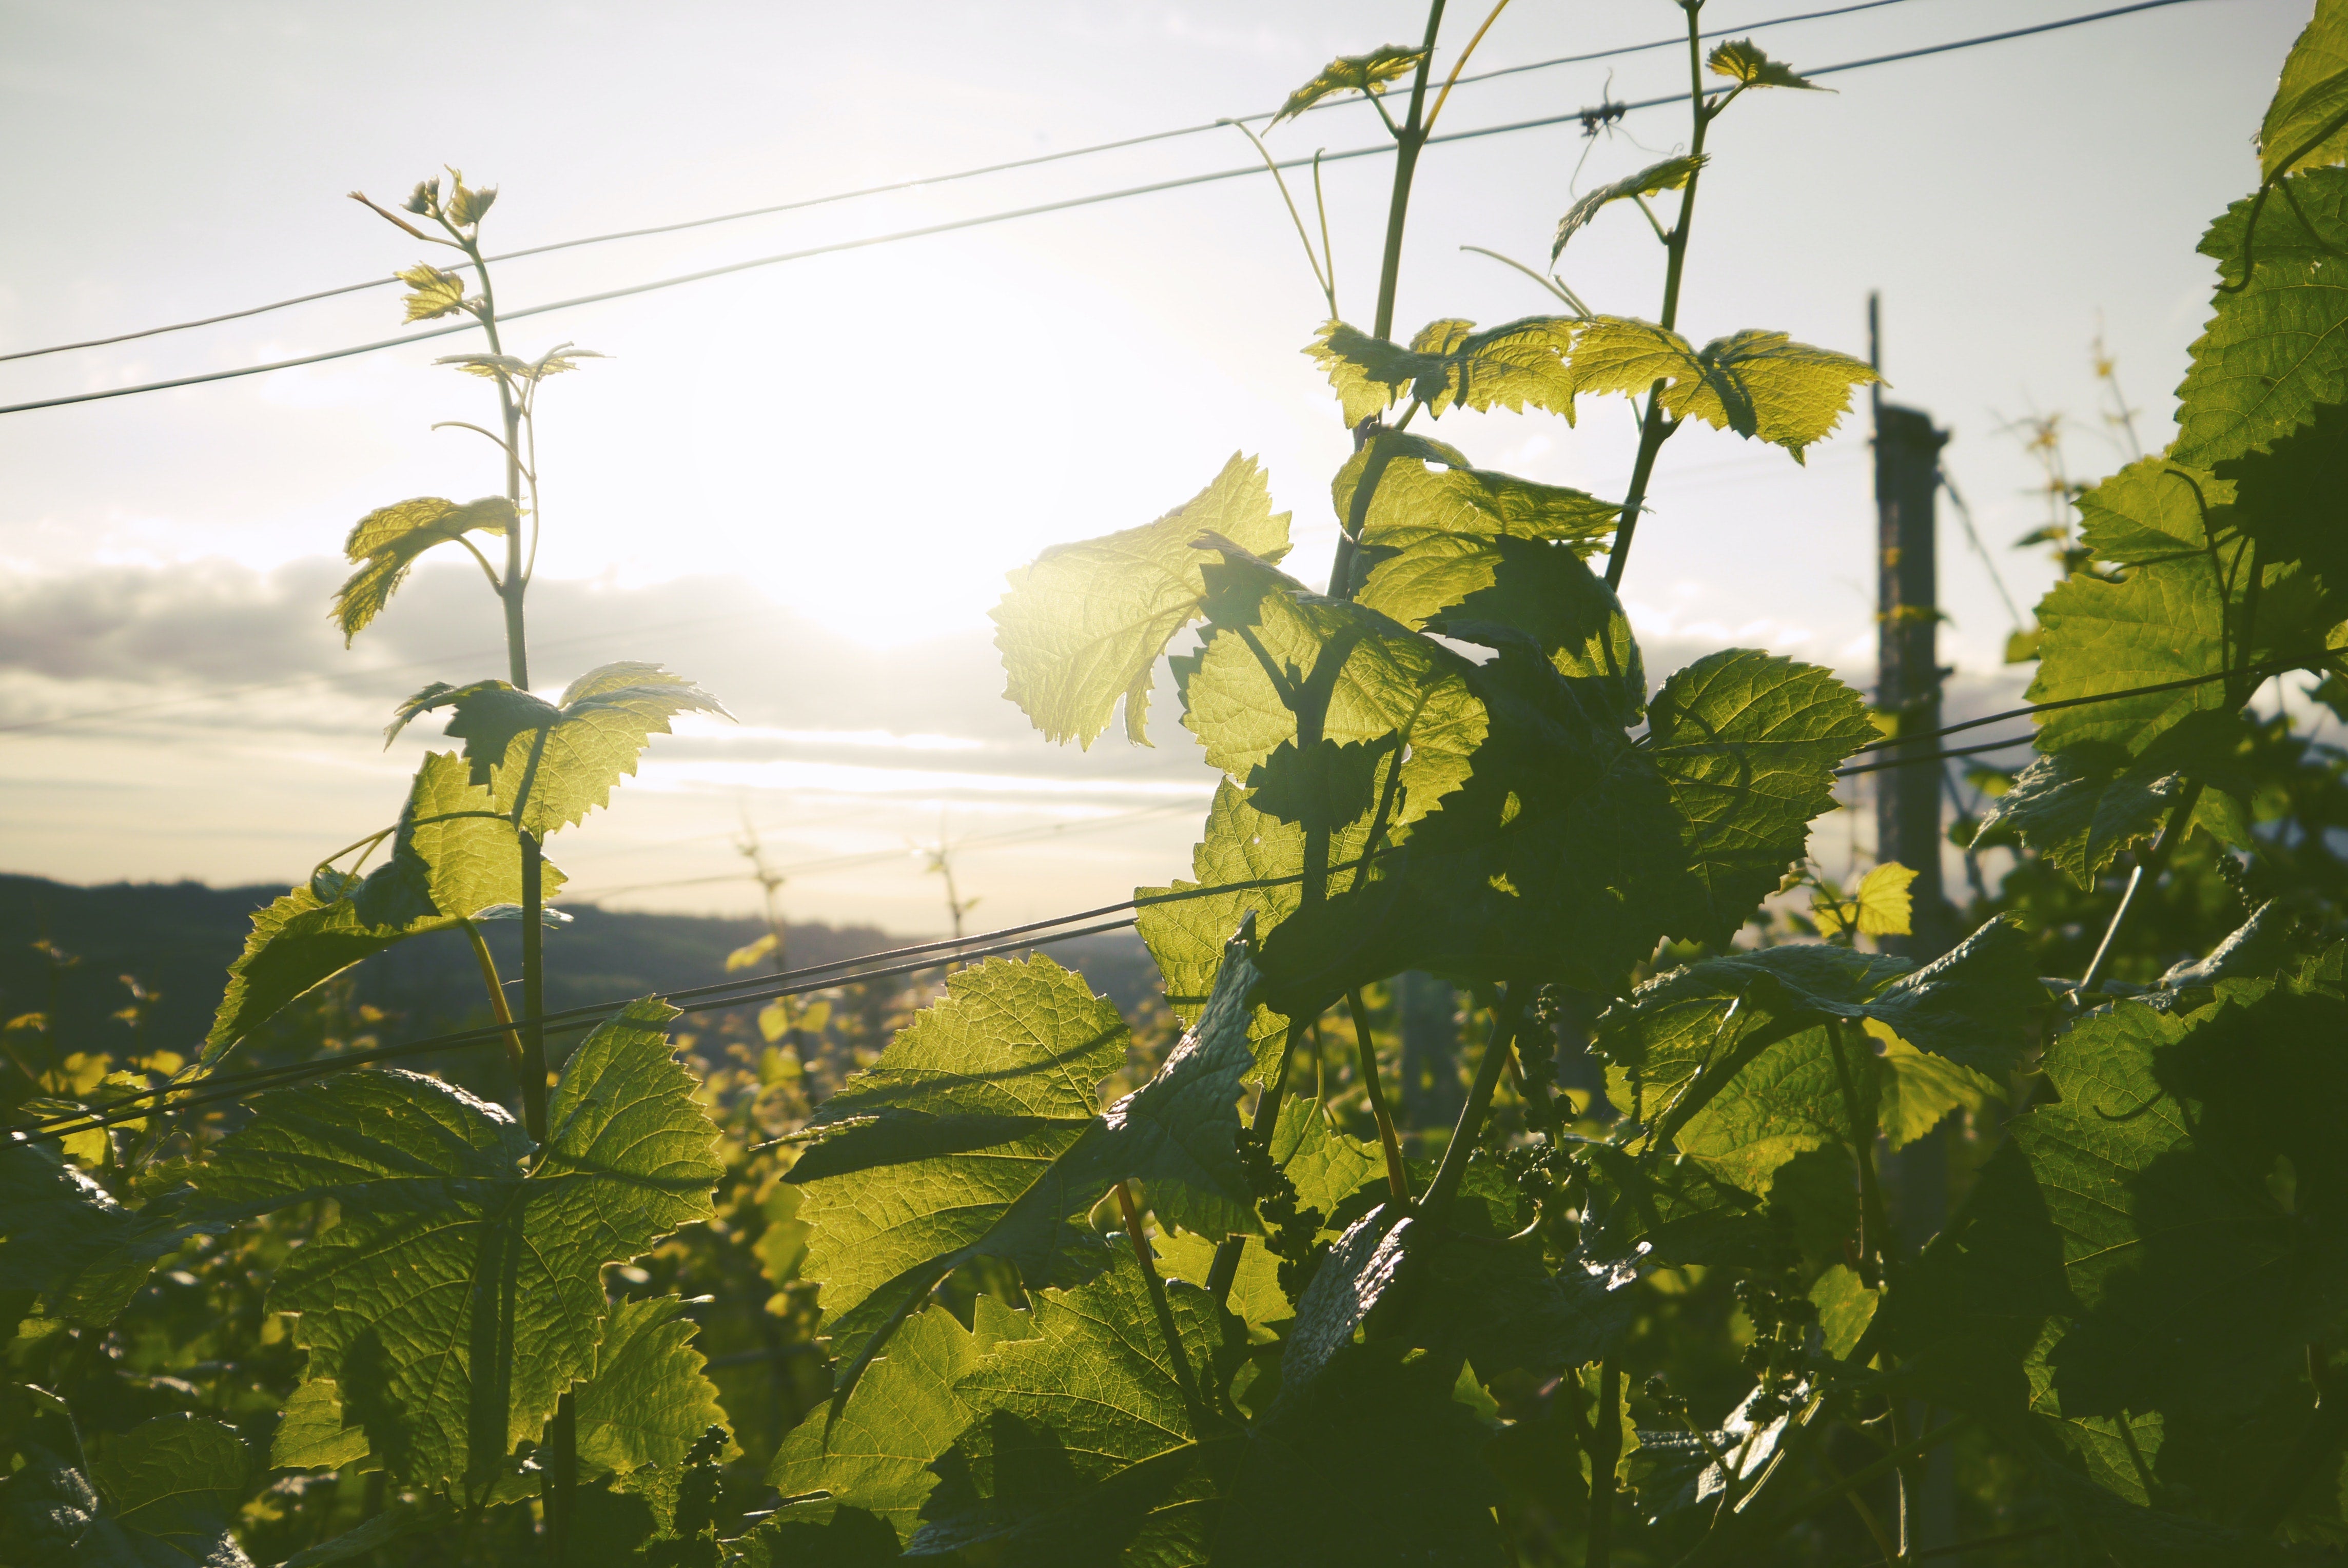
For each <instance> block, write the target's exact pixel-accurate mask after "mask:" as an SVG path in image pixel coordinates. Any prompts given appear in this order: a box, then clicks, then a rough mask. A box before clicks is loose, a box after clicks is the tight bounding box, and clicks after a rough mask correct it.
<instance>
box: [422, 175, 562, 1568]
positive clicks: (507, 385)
mask: <svg viewBox="0 0 2348 1568" xmlns="http://www.w3.org/2000/svg"><path fill="white" fill-rule="evenodd" d="M440 222H441V226H442V227H444V228H447V229H448V232H449V233H450V234H451V235H452V236H453V237H454V238H455V239H456V240H457V241H458V244H459V246H460V248H462V250H463V251H464V253H465V254H466V256H467V257H468V258H469V260H470V261H471V262H472V263H473V271H474V273H475V274H476V275H477V276H479V279H480V280H481V305H480V309H479V311H478V312H477V313H476V315H478V317H479V321H480V324H481V331H482V333H483V335H485V336H487V338H488V339H489V352H490V353H491V354H498V355H502V354H503V353H505V345H504V341H503V339H502V338H501V337H500V336H499V332H498V296H497V289H496V285H495V284H492V283H491V281H490V279H489V263H488V262H487V261H486V260H484V259H483V258H482V255H481V246H480V239H479V233H480V225H479V222H475V223H474V224H473V232H472V233H471V234H465V233H462V232H458V230H457V228H456V227H455V226H454V225H452V224H450V223H449V222H448V219H447V218H445V217H443V218H442V219H441V220H440ZM495 379H496V381H497V387H498V413H499V418H500V419H501V421H502V423H503V426H504V429H505V441H504V443H503V445H504V449H505V459H506V500H507V501H508V503H509V504H510V506H511V507H512V509H513V522H512V524H511V526H510V527H509V528H507V530H506V574H505V581H504V583H502V584H500V585H499V589H498V597H499V599H500V600H501V601H503V603H504V609H505V624H506V678H507V679H508V680H509V681H510V682H511V683H512V685H513V686H514V687H515V689H517V690H520V691H527V690H529V689H530V645H529V642H528V638H527V627H526V623H525V620H524V617H523V614H522V604H523V599H524V596H525V595H526V594H527V593H529V592H530V566H531V565H534V564H536V561H537V556H538V550H537V544H536V540H537V533H538V525H539V520H538V510H537V508H536V507H535V506H533V507H532V508H531V509H530V535H531V548H530V558H529V562H528V563H525V561H524V558H523V555H522V541H521V533H522V510H521V503H522V459H521V445H522V420H523V418H524V413H525V409H524V406H523V403H522V401H521V399H520V397H518V396H517V395H516V394H515V391H514V387H513V385H512V383H511V382H510V381H509V380H508V379H507V378H506V376H505V374H504V372H503V371H500V372H499V374H498V375H497V377H495ZM537 434H538V428H537V421H536V420H535V419H532V420H531V422H530V447H531V455H532V459H533V460H532V462H531V464H530V469H531V478H530V491H531V495H532V497H533V499H534V498H535V496H536V494H537V489H538V482H537V477H536V471H537V463H536V461H535V458H536V449H537V445H538V442H537ZM526 798H527V797H525V799H526ZM514 835H515V837H516V838H517V839H519V840H520V843H521V1006H522V1013H523V1016H525V1017H527V1018H529V1019H530V1022H529V1023H528V1024H527V1025H525V1026H523V1028H522V1032H521V1041H520V1060H519V1061H518V1062H517V1063H516V1067H517V1068H518V1076H519V1077H520V1080H521V1081H520V1090H521V1110H522V1125H523V1127H524V1129H525V1130H527V1131H528V1132H529V1133H530V1138H531V1140H533V1141H534V1142H536V1143H538V1144H539V1145H541V1147H543V1146H544V1144H545V1142H546V1139H547V1125H546V1077H547V1072H546V1026H545V1025H544V1024H543V1023H541V1022H540V1021H539V1020H540V1019H541V1018H542V1017H543V1016H545V1013H546V922H545V916H544V911H545V908H546V863H545V856H544V854H543V853H542V852H541V850H540V847H539V841H538V835H536V834H535V833H532V832H530V831H529V830H526V829H525V828H523V827H522V825H521V821H520V806H519V804H517V807H516V811H515V821H514ZM546 1448H547V1458H548V1460H549V1461H550V1462H549V1464H548V1465H547V1468H546V1471H545V1474H544V1476H543V1478H542V1484H541V1487H540V1499H541V1504H542V1506H543V1507H544V1509H545V1511H546V1542H545V1544H546V1557H547V1561H548V1562H549V1563H552V1564H553V1565H554V1568H562V1565H563V1564H564V1563H565V1562H566V1561H567V1560H568V1558H569V1555H570V1550H571V1514H572V1498H573V1496H574V1495H575V1493H576V1492H577V1491H578V1485H579V1419H578V1412H577V1409H576V1407H575V1406H574V1404H573V1402H572V1397H571V1396H570V1395H569V1394H564V1395H563V1396H562V1397H561V1398H559V1399H557V1400H556V1401H555V1406H554V1416H553V1418H552V1419H551V1420H550V1421H549V1422H548V1423H547V1429H546Z"/></svg>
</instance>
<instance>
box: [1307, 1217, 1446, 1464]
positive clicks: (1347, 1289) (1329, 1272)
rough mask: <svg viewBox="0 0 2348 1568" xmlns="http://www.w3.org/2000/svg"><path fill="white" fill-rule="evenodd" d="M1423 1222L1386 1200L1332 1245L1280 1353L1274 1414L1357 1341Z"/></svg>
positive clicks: (1395, 1274) (1310, 1385) (1311, 1385)
mask: <svg viewBox="0 0 2348 1568" xmlns="http://www.w3.org/2000/svg"><path fill="white" fill-rule="evenodd" d="M1416 1229H1418V1222H1417V1221H1416V1220H1413V1219H1409V1218H1407V1217H1405V1216H1401V1215H1397V1214H1395V1213H1394V1212H1391V1211H1390V1209H1389V1207H1388V1205H1386V1204H1384V1203H1381V1204H1379V1205H1378V1206H1377V1207H1376V1208H1375V1209H1372V1210H1371V1211H1370V1212H1368V1213H1366V1214H1365V1215H1363V1216H1362V1217H1361V1218H1360V1219H1358V1220H1356V1221H1354V1222H1353V1224H1352V1225H1350V1226H1348V1227H1347V1228H1346V1231H1345V1233H1344V1235H1342V1236H1340V1237H1338V1238H1337V1242H1336V1244H1335V1245H1334V1246H1332V1247H1331V1248H1330V1249H1329V1255H1328V1256H1327V1257H1324V1258H1323V1259H1322V1260H1321V1266H1320V1267H1319V1269H1317V1270H1316V1271H1314V1273H1313V1283H1312V1284H1309V1285H1307V1286H1306V1287H1305V1290H1304V1295H1303V1299H1302V1300H1300V1301H1299V1302H1297V1304H1296V1326H1295V1327H1294V1328H1292V1329H1291V1330H1289V1334H1288V1343H1287V1345H1286V1346H1284V1347H1283V1348H1282V1352H1281V1357H1280V1397H1279V1398H1278V1400H1277V1401H1276V1402H1275V1404H1274V1405H1273V1415H1274V1416H1275V1418H1276V1417H1277V1416H1278V1414H1279V1413H1280V1412H1281V1411H1282V1410H1285V1409H1287V1408H1289V1407H1290V1406H1291V1405H1292V1404H1293V1403H1295V1402H1296V1401H1298V1400H1300V1399H1302V1398H1303V1396H1304V1395H1305V1393H1306V1391H1307V1390H1309V1389H1310V1388H1311V1387H1313V1380H1314V1379H1315V1378H1317V1377H1320V1376H1321V1373H1322V1372H1323V1369H1324V1368H1326V1367H1328V1366H1329V1364H1330V1363H1331V1362H1332V1361H1334V1359H1335V1358H1336V1357H1337V1354H1338V1353H1339V1352H1340V1351H1342V1350H1344V1349H1345V1348H1346V1347H1347V1346H1350V1345H1352V1344H1353V1343H1354V1330H1355V1329H1357V1328H1359V1327H1361V1326H1362V1324H1363V1322H1364V1321H1365V1319H1367V1318H1368V1317H1369V1315H1370V1314H1371V1312H1372V1311H1374V1310H1375V1308H1376V1306H1377V1305H1378V1302H1379V1300H1380V1299H1381V1298H1382V1297H1384V1296H1385V1293H1386V1291H1387V1290H1388V1289H1389V1288H1390V1287H1391V1286H1393V1285H1394V1284H1395V1282H1396V1281H1397V1280H1398V1279H1399V1278H1400V1277H1401V1274H1402V1271H1403V1265H1404V1263H1405V1261H1406V1256H1407V1253H1408V1251H1409V1248H1410V1245H1411V1233H1412V1232H1414V1231H1416Z"/></svg>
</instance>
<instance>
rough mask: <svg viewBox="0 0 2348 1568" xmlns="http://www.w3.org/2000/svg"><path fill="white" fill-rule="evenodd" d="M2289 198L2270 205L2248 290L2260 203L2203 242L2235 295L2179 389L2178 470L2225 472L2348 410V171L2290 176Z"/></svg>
mask: <svg viewBox="0 0 2348 1568" xmlns="http://www.w3.org/2000/svg"><path fill="white" fill-rule="evenodd" d="M2281 191H2282V192H2287V193H2288V199H2271V200H2269V201H2266V202H2264V203H2262V204H2260V217H2259V228H2258V235H2257V243H2256V245H2255V247H2253V249H2252V252H2251V263H2252V264H2251V271H2250V276H2249V279H2248V280H2247V282H2245V281H2244V279H2243V277H2242V275H2241V273H2242V253H2243V237H2244V234H2245V232H2246V230H2247V228H2248V225H2249V222H2250V208H2251V207H2252V205H2253V204H2254V203H2253V201H2251V199H2250V198H2248V197H2245V198H2244V199H2243V200H2241V201H2237V202H2236V203H2234V205H2233V206H2231V207H2230V208H2228V209H2227V210H2226V213H2225V215H2224V216H2223V217H2221V218H2219V220H2218V221H2217V222H2215V223H2212V224H2211V225H2210V226H2209V232H2208V233H2207V234H2206V235H2204V236H2203V237H2202V241H2201V246H2200V249H2201V253H2202V254H2204V255H2208V256H2214V257H2216V258H2217V260H2218V271H2219V276H2220V277H2221V278H2223V279H2224V281H2225V287H2224V288H2223V289H2221V290H2220V292H2219V294H2218V296H2217V313H2216V315H2212V316H2211V317H2210V319H2209V325H2208V326H2207V327H2206V328H2204V329H2203V331H2202V334H2201V336H2200V337H2199V340H2197V341H2196V342H2195V343H2194V345H2193V349H2192V365H2191V366H2190V368H2188V370H2187V371H2186V373H2185V380H2184V381H2183V383H2182V384H2180V385H2179V386H2178V388H2177V396H2178V411H2177V416H2178V418H2177V422H2178V437H2177V441H2176V444H2175V445H2174V446H2173V447H2171V448H2170V449H2169V455H2170V456H2171V457H2173V458H2175V459H2177V460H2178V462H2181V463H2188V464H2192V465H2194V466H2197V467H2200V468H2215V467H2216V466H2217V465H2218V464H2219V463H2221V462H2224V461H2225V460H2226V459H2229V458H2239V457H2241V456H2242V455H2244V454H2245V453H2248V452H2260V451H2265V450H2267V449H2270V448H2271V447H2272V446H2273V445H2274V443H2275V442H2277V441H2279V440H2281V438H2283V437H2285V436H2288V435H2290V434H2291V432H2292V431H2293V430H2296V429H2298V428H2301V427H2302V426H2303V425H2305V424H2307V423H2308V421H2309V420H2310V419H2312V418H2313V417H2314V412H2315V408H2316V407H2317V405H2319V404H2324V403H2343V402H2348V261H2343V260H2342V259H2341V257H2342V253H2343V251H2348V169H2337V168H2333V169H2314V170H2307V171H2305V172H2303V173H2298V174H2291V175H2286V176H2284V178H2283V181H2282V182H2281ZM2302 213H2303V214H2305V220H2304V222H2302V216H2301V215H2302ZM2311 225H2312V227H2311ZM2229 291H2230V292H2229Z"/></svg>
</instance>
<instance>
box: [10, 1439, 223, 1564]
mask: <svg viewBox="0 0 2348 1568" xmlns="http://www.w3.org/2000/svg"><path fill="white" fill-rule="evenodd" d="M15 1448H16V1450H17V1454H18V1457H19V1458H20V1459H21V1460H22V1461H23V1462H22V1465H21V1468H19V1469H18V1470H16V1472H15V1475H14V1476H12V1477H11V1478H10V1479H9V1480H8V1481H7V1482H6V1484H5V1486H0V1550H5V1551H8V1552H9V1553H10V1556H11V1561H15V1562H22V1563H28V1564H29V1563H45V1564H46V1563H77V1564H85V1563H86V1564H90V1565H92V1568H252V1559H251V1558H249V1557H247V1556H246V1555H245V1554H244V1552H243V1549H242V1547H240V1546H239V1545H238V1544H237V1541H236V1537H235V1535H234V1534H233V1533H232V1532H231V1529H230V1524H231V1521H232V1519H233V1518H234V1515H235V1511H236V1504H237V1495H238V1493H239V1492H240V1491H242V1488H243V1485H244V1476H245V1458H244V1445H243V1444H242V1443H241V1442H240V1441H238V1439H237V1436H236V1434H235V1432H234V1431H232V1429H229V1428H227V1427H223V1426H221V1424H220V1423H219V1422H217V1421H211V1420H205V1419H203V1418H201V1417H195V1416H189V1415H184V1414H180V1415H170V1416H158V1417H156V1418H154V1419H152V1420H149V1421H147V1422H144V1423H142V1424H141V1425H139V1426H137V1427H134V1428H132V1429H130V1430H129V1431H128V1432H124V1433H122V1434H120V1435H119V1436H117V1437H114V1438H112V1439H108V1440H107V1441H106V1442H104V1443H103V1444H102V1446H100V1448H99V1449H98V1454H97V1457H96V1460H95V1461H94V1462H93V1463H92V1464H91V1466H90V1471H91V1473H90V1475H88V1476H85V1475H83V1473H82V1472H81V1471H80V1470H76V1469H75V1468H74V1467H73V1466H72V1465H71V1464H70V1463H68V1462H67V1460H64V1459H62V1458H60V1457H58V1456H57V1454H56V1453H55V1452H53V1451H52V1450H51V1449H48V1448H47V1447H46V1445H44V1444H42V1443H39V1442H35V1441H30V1440H26V1439H18V1441H17V1442H16V1444H15ZM92 1480H98V1485H97V1486H93V1485H92V1484H91V1481H92ZM101 1500H102V1501H101ZM19 1553H32V1555H19Z"/></svg>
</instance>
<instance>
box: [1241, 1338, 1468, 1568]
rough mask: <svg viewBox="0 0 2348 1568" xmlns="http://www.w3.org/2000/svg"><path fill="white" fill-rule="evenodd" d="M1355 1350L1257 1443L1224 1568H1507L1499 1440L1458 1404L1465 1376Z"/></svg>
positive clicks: (1250, 1452) (1382, 1349)
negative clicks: (1434, 1566) (1418, 1566)
mask: <svg viewBox="0 0 2348 1568" xmlns="http://www.w3.org/2000/svg"><path fill="white" fill-rule="evenodd" d="M1393 1349H1394V1346H1387V1345H1365V1346H1351V1347H1349V1348H1347V1349H1345V1350H1344V1351H1343V1352H1341V1353H1340V1355H1339V1356H1338V1357H1336V1359H1335V1360H1334V1361H1333V1362H1332V1363H1331V1364H1330V1365H1329V1366H1328V1367H1325V1368H1324V1369H1323V1371H1322V1373H1321V1375H1320V1376H1319V1377H1315V1378H1314V1379H1313V1387H1312V1388H1311V1389H1310V1391H1309V1392H1308V1393H1307V1394H1306V1395H1305V1396H1304V1397H1303V1398H1301V1399H1299V1400H1297V1401H1295V1402H1293V1403H1292V1405H1291V1406H1290V1407H1289V1408H1287V1409H1286V1410H1284V1411H1283V1412H1282V1414H1281V1416H1280V1417H1279V1418H1276V1419H1275V1420H1272V1421H1271V1422H1269V1423H1267V1424H1266V1425H1265V1426H1264V1427H1262V1428H1261V1429H1258V1430H1257V1431H1256V1432H1254V1433H1252V1434H1251V1436H1250V1439H1249V1440H1248V1443H1247V1447H1246V1449H1245V1455H1244V1460H1243V1462H1242V1463H1241V1465H1240V1467H1239V1474H1238V1476H1237V1478H1236V1480H1235V1481H1234V1482H1233V1483H1232V1485H1231V1491H1230V1501H1228V1502H1227V1503H1226V1504H1225V1505H1224V1509H1223V1514H1222V1518H1221V1520H1220V1523H1219V1525H1218V1528H1217V1532H1216V1536H1215V1552H1214V1553H1213V1556H1212V1561H1213V1562H1214V1563H1216V1564H1217V1565H1218V1568H1223V1565H1225V1564H1229V1565H1230V1568H1342V1565H1351V1564H1360V1563H1445V1564H1447V1565H1452V1568H1498V1564H1500V1563H1504V1562H1506V1561H1507V1560H1508V1559H1507V1557H1506V1556H1505V1553H1504V1548H1503V1546H1502V1544H1501V1542H1500V1539H1499V1533H1498V1528H1497V1526H1496V1525H1495V1523H1494V1521H1493V1517H1492V1508H1493V1505H1494V1504H1495V1503H1497V1502H1498V1501H1499V1499H1498V1495H1497V1494H1498V1483H1497V1480H1496V1478H1495V1477H1494V1476H1493V1474H1492V1472H1491V1471H1490V1470H1488V1469H1487V1468H1486V1467H1485V1465H1484V1463H1483V1460H1482V1459H1481V1457H1480V1456H1481V1452H1482V1449H1483V1448H1484V1445H1485V1444H1486V1443H1487V1442H1488V1441H1489V1440H1490V1439H1491V1436H1492V1433H1491V1429H1490V1428H1488V1426H1486V1425H1485V1424H1484V1423H1483V1422H1482V1421H1480V1420H1479V1419H1478V1418H1477V1416H1476V1415H1475V1413H1474V1412H1473V1411H1471V1410H1470V1409H1469V1408H1468V1407H1467V1406H1466V1405H1464V1404H1461V1403H1459V1402H1458V1401H1457V1400H1456V1399H1454V1398H1452V1388H1453V1387H1454V1383H1455V1378H1454V1376H1453V1367H1452V1366H1451V1365H1448V1364H1447V1363H1445V1362H1444V1361H1443V1360H1441V1359H1440V1358H1438V1357H1423V1358H1420V1359H1418V1360H1416V1361H1401V1360H1398V1359H1397V1358H1396V1357H1395V1356H1394V1355H1393V1354H1392V1351H1393Z"/></svg>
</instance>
